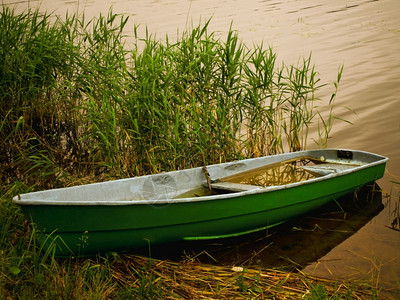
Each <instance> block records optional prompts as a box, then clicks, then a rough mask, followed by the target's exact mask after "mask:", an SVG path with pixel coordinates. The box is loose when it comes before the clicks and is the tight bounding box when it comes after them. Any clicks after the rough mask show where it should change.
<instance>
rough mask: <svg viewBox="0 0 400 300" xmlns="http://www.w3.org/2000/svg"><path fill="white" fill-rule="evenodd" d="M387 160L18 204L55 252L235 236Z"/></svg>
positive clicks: (324, 196) (330, 195)
mask: <svg viewBox="0 0 400 300" xmlns="http://www.w3.org/2000/svg"><path fill="white" fill-rule="evenodd" d="M385 163H386V160H382V163H379V164H375V165H372V166H370V167H366V168H362V169H360V170H358V171H357V172H347V173H345V174H343V175H340V176H331V177H330V178H327V180H310V181H305V182H301V183H294V184H289V185H284V186H282V187H278V188H270V189H268V188H267V189H265V191H263V192H250V193H246V192H244V193H231V194H227V195H222V196H216V197H205V198H204V199H202V197H199V198H198V199H192V200H191V201H160V203H159V204H158V203H157V201H152V202H146V201H144V202H143V204H141V203H140V202H134V203H130V202H127V203H126V204H125V205H121V204H119V205H113V204H101V205H82V204H81V203H79V204H77V205H73V204H71V203H69V204H65V205H63V204H62V203H61V204H57V205H48V204H46V203H44V204H42V203H41V204H40V205H33V204H32V203H29V205H21V207H22V209H23V211H24V213H25V215H26V216H27V217H28V218H30V219H31V220H33V221H34V222H35V223H36V224H37V226H38V239H39V241H40V243H41V245H42V247H43V250H48V249H54V251H55V253H56V255H57V256H68V255H88V254H94V253H98V252H108V251H121V250H129V249H134V248H141V247H148V246H151V245H156V244H162V243H171V242H179V241H183V240H209V239H217V238H224V237H233V236H237V235H242V234H247V233H250V232H254V231H258V230H262V229H266V228H269V227H273V226H276V225H278V224H281V223H283V222H286V221H288V220H291V219H293V218H295V217H298V216H300V215H303V214H305V213H307V212H309V211H312V210H314V209H317V208H319V207H321V206H323V205H325V204H327V203H329V202H331V201H334V200H335V199H337V198H339V197H342V196H344V195H346V194H348V193H351V192H352V191H354V190H356V189H358V188H360V187H362V186H363V185H365V184H367V183H370V182H372V181H375V180H377V179H379V178H381V177H382V176H383V175H384V171H385ZM14 202H18V200H16V201H14ZM51 247H54V248H51Z"/></svg>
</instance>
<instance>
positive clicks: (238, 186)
mask: <svg viewBox="0 0 400 300" xmlns="http://www.w3.org/2000/svg"><path fill="white" fill-rule="evenodd" d="M211 188H212V189H215V190H223V191H229V192H244V191H251V190H255V189H260V188H261V187H260V186H257V185H251V184H242V183H235V182H227V181H218V182H212V183H211Z"/></svg>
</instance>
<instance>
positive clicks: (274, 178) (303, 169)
mask: <svg viewBox="0 0 400 300" xmlns="http://www.w3.org/2000/svg"><path fill="white" fill-rule="evenodd" d="M356 166H358V165H356V164H350V163H336V162H335V163H332V162H327V161H325V160H324V158H322V159H320V160H317V159H315V158H313V159H310V158H300V159H296V160H289V161H284V162H282V163H280V164H278V165H276V164H273V165H266V166H262V167H259V168H255V169H251V170H248V171H244V172H240V173H238V174H235V175H231V176H228V177H225V178H220V179H218V180H215V181H213V182H212V183H211V187H212V188H211V189H209V187H208V186H207V185H205V186H200V187H197V188H195V189H193V190H190V191H187V192H185V193H182V194H180V195H178V196H176V197H175V198H191V197H204V196H211V195H217V194H224V193H233V192H241V191H246V190H251V189H257V188H261V187H268V186H278V185H286V184H290V183H295V182H302V181H306V180H310V179H313V178H317V177H321V176H325V175H329V174H332V173H338V172H340V171H343V170H346V169H351V168H354V167H356Z"/></svg>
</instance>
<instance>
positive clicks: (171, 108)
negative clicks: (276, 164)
mask: <svg viewBox="0 0 400 300" xmlns="http://www.w3.org/2000/svg"><path fill="white" fill-rule="evenodd" d="M0 13H1V18H0V19H1V21H0V40H1V41H2V42H1V44H0V108H1V109H0V165H1V177H2V181H3V182H6V183H10V184H12V183H14V182H15V181H19V182H23V183H25V184H27V185H28V186H30V187H32V186H36V187H37V188H52V187H57V186H65V185H67V184H77V183H84V182H90V181H93V180H96V181H101V180H104V179H106V178H108V179H111V178H122V177H128V176H138V175H144V174H150V173H156V172H160V171H170V170H176V169H184V168H189V167H195V166H201V165H205V164H211V163H219V162H223V161H228V160H233V159H239V158H244V157H257V156H261V155H267V154H274V153H280V152H286V151H297V150H299V149H304V148H306V146H307V140H308V131H309V128H310V127H312V126H318V124H320V125H321V126H320V135H319V140H318V143H319V144H320V145H321V146H324V145H326V142H327V139H328V138H329V131H330V128H331V121H332V118H333V113H332V111H331V114H330V115H329V116H327V117H326V118H323V117H322V116H321V114H319V112H318V110H317V108H318V106H319V105H327V106H328V107H330V108H331V109H332V108H333V106H334V98H335V95H336V90H337V84H338V82H339V81H340V76H341V72H342V70H341V69H340V70H339V72H338V78H337V82H335V83H334V85H333V87H332V89H333V93H332V97H331V98H330V99H326V100H320V99H318V98H317V97H316V96H315V95H316V92H317V91H318V90H319V89H320V88H321V87H322V86H323V85H324V84H322V83H320V80H319V78H318V73H317V71H316V70H315V67H314V66H313V65H312V64H311V60H312V59H311V56H310V57H307V58H302V59H299V63H298V64H297V65H289V66H288V65H285V64H282V65H279V66H278V65H277V64H276V58H277V55H276V53H274V51H273V49H272V48H264V47H263V45H255V46H254V47H253V48H248V47H247V46H246V45H244V44H243V43H242V42H241V41H240V39H239V37H238V33H237V32H235V31H234V30H233V29H231V28H230V29H229V30H228V32H227V34H226V36H225V37H217V36H216V34H215V33H213V32H209V31H208V26H209V22H210V20H209V21H207V22H205V23H204V24H200V25H199V26H197V27H194V28H193V29H191V30H187V31H186V32H184V33H183V34H182V35H181V36H178V37H177V38H176V40H175V41H173V42H172V41H170V40H169V38H168V37H166V38H165V39H164V40H158V39H156V38H155V37H154V36H153V35H152V34H150V33H149V32H148V31H147V30H146V33H145V36H144V37H141V36H139V34H138V32H139V30H138V26H135V27H134V34H133V36H129V37H128V36H126V35H125V34H124V32H125V26H126V24H127V21H128V18H127V17H125V16H123V15H116V14H113V13H112V12H110V13H109V14H108V15H106V16H102V15H100V16H99V17H98V18H94V19H91V20H85V17H84V16H79V15H76V14H74V15H67V16H65V17H64V18H63V19H61V18H54V17H53V16H51V15H49V14H46V13H40V12H39V11H38V10H29V11H27V12H25V13H21V14H16V13H15V11H14V10H12V9H10V8H8V7H7V6H6V5H3V6H2V11H1V12H0ZM127 41H129V42H127ZM328 110H329V109H328Z"/></svg>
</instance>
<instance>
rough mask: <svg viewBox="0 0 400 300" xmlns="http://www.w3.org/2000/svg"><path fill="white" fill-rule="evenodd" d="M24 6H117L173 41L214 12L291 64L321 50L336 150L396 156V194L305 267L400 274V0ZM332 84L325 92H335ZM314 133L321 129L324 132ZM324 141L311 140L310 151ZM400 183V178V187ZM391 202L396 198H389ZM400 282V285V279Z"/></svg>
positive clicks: (390, 278) (51, 4)
mask: <svg viewBox="0 0 400 300" xmlns="http://www.w3.org/2000/svg"><path fill="white" fill-rule="evenodd" d="M3 3H5V4H8V5H10V6H15V7H16V9H17V11H21V10H24V9H27V8H28V7H30V8H36V7H38V6H40V9H41V10H43V11H44V10H47V11H48V12H54V13H55V14H58V15H61V16H63V15H65V13H66V12H67V11H69V12H85V14H86V17H87V18H88V19H89V18H91V17H94V16H98V14H99V13H103V14H106V13H107V12H108V10H109V8H110V6H112V7H113V11H114V12H115V13H124V14H126V15H129V16H130V22H131V25H129V27H128V29H133V23H135V24H141V25H142V27H141V28H142V30H144V28H145V27H146V26H147V28H148V29H149V31H150V32H152V33H154V34H156V35H157V37H160V38H163V37H164V36H165V35H166V34H168V36H169V37H170V38H171V39H172V38H174V37H176V35H177V32H182V31H184V30H185V29H186V28H190V26H191V24H194V25H197V24H199V22H200V20H207V19H209V18H211V17H212V21H211V24H210V30H213V31H217V32H220V33H221V34H222V35H223V34H224V32H227V30H228V29H229V27H230V25H231V23H232V27H233V29H235V30H237V31H238V33H239V37H240V38H241V39H242V40H243V41H244V42H245V43H246V44H247V45H248V46H249V47H251V46H252V45H253V43H256V44H260V43H264V45H270V46H272V47H273V48H274V50H275V51H276V52H277V54H278V59H279V60H282V61H284V62H285V63H287V64H289V63H296V62H297V60H298V58H301V57H307V56H308V55H309V54H310V52H312V58H313V63H314V64H315V65H316V67H317V70H318V71H319V73H320V76H321V78H322V80H323V82H331V81H333V80H335V79H336V75H337V71H338V68H339V66H340V65H342V64H343V65H344V74H343V77H342V81H341V84H340V88H339V93H338V97H337V100H336V104H337V107H336V110H335V112H336V115H337V116H338V117H339V118H342V119H346V120H348V121H350V122H352V123H353V124H352V125H350V124H348V123H345V122H341V121H336V123H335V124H334V126H333V130H332V139H331V140H330V143H329V146H330V147H338V148H350V149H360V150H366V151H370V152H375V153H378V154H381V155H384V156H387V157H389V159H390V160H389V163H388V167H387V173H386V175H385V177H384V178H383V179H382V180H380V181H379V182H378V183H379V185H380V186H381V187H382V188H383V190H384V191H385V192H388V193H391V195H392V201H391V202H390V204H387V205H386V207H385V209H383V210H382V211H381V212H380V213H379V214H378V215H377V216H376V217H374V218H372V219H371V220H370V221H369V222H368V223H367V224H366V225H365V226H363V227H362V228H361V229H360V230H359V231H358V232H357V233H356V234H354V235H352V236H351V237H349V238H348V239H347V240H345V241H344V242H342V243H340V244H339V245H337V246H336V247H334V248H333V249H331V250H330V251H329V252H328V253H327V254H326V255H325V256H323V257H321V258H319V259H318V261H316V262H314V263H312V264H311V265H309V266H308V267H306V268H305V269H304V270H305V271H306V272H309V273H312V274H315V275H322V276H330V274H333V275H334V276H347V275H353V276H356V277H367V278H371V276H372V275H374V274H375V275H374V276H376V278H379V279H380V280H381V283H382V285H383V286H388V285H395V286H396V279H395V278H396V277H397V280H399V279H400V232H397V231H394V230H392V229H389V228H388V227H387V226H389V227H390V224H391V222H392V221H393V218H394V216H393V215H392V212H393V210H394V205H395V202H396V201H397V199H398V198H399V190H398V187H397V186H396V185H393V184H392V183H391V182H392V181H397V182H400V155H399V154H400V153H399V152H400V150H399V149H400V119H399V111H400V17H399V15H400V1H399V0H367V1H365V0H349V1H330V0H320V1H313V0H286V1H280V0H273V1H271V0H247V1H243V0H242V1H238V0H236V1H235V0H229V1H228V0H225V1H222V0H221V1H215V0H214V1H212V0H196V1H188V0H179V1H178V0H153V1H141V0H120V1H106V0H88V1H73V0H67V1H62V0H39V1H18V0H11V1H10V0H3ZM329 92H330V91H329V90H328V89H325V90H322V91H321V93H320V95H319V96H320V97H321V98H323V99H329V97H330V94H329ZM315 134H316V133H315V132H314V133H312V135H314V136H315ZM313 147H316V145H313V144H312V142H310V143H309V148H313ZM399 187H400V185H399ZM383 202H384V203H388V199H384V201H383ZM397 289H398V284H397Z"/></svg>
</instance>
